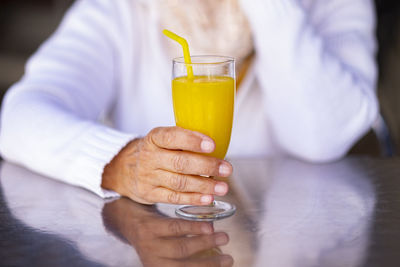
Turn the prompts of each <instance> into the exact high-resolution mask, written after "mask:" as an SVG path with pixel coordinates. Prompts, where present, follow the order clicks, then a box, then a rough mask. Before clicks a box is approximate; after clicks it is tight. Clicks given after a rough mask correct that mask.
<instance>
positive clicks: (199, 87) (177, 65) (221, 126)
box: [172, 56, 236, 220]
mask: <svg viewBox="0 0 400 267" xmlns="http://www.w3.org/2000/svg"><path fill="white" fill-rule="evenodd" d="M191 59H192V63H191V64H186V63H185V61H184V58H183V57H182V58H176V59H174V60H173V68H172V98H173V104H174V113H175V122H176V125H177V126H179V127H182V128H185V129H189V130H192V131H197V132H201V133H203V134H205V135H208V136H210V137H211V138H212V139H214V141H215V144H216V148H215V151H214V152H213V153H211V154H207V155H209V156H212V157H216V158H220V159H224V158H225V155H226V152H227V151H228V147H229V142H230V139H231V131H232V123H233V111H234V101H235V94H236V81H235V61H234V59H233V58H230V57H223V56H192V57H191ZM190 67H192V69H193V75H194V77H193V78H190V76H189V77H188V75H187V72H188V69H189V68H190ZM235 210H236V207H235V206H234V205H232V204H230V203H226V202H222V201H214V202H213V204H212V205H209V206H188V205H186V206H181V207H179V208H178V209H177V210H176V214H177V215H179V216H181V217H184V218H189V219H194V220H215V219H220V218H224V217H228V216H230V215H232V214H233V213H234V212H235Z"/></svg>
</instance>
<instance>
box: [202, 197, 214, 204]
mask: <svg viewBox="0 0 400 267" xmlns="http://www.w3.org/2000/svg"><path fill="white" fill-rule="evenodd" d="M200 201H201V203H203V204H210V203H211V201H212V196H202V197H201V198H200Z"/></svg>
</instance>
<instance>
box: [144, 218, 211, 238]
mask: <svg viewBox="0 0 400 267" xmlns="http://www.w3.org/2000/svg"><path fill="white" fill-rule="evenodd" d="M152 224H154V225H152ZM149 226H150V227H149V228H150V229H154V231H153V233H154V234H155V235H157V236H162V237H180V236H184V235H210V234H212V233H214V227H213V225H212V224H211V223H208V222H194V221H187V220H182V219H163V220H153V221H151V224H150V225H149Z"/></svg>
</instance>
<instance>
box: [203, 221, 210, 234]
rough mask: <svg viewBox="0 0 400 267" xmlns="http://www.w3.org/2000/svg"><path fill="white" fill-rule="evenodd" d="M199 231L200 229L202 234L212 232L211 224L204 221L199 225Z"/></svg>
mask: <svg viewBox="0 0 400 267" xmlns="http://www.w3.org/2000/svg"><path fill="white" fill-rule="evenodd" d="M201 231H202V232H203V233H204V234H211V233H212V232H213V229H212V226H211V225H209V224H207V223H205V224H203V225H202V226H201Z"/></svg>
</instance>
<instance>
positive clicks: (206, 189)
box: [151, 170, 228, 196]
mask: <svg viewBox="0 0 400 267" xmlns="http://www.w3.org/2000/svg"><path fill="white" fill-rule="evenodd" d="M151 183H152V184H153V185H154V186H161V187H165V188H168V189H171V190H174V191H178V192H187V193H189V192H191V193H201V194H207V195H218V196H224V195H225V194H226V193H227V192H228V184H226V183H225V182H220V181H217V180H215V179H212V178H206V177H200V176H194V175H185V174H179V173H175V172H169V171H164V170H158V171H157V173H156V178H155V179H151Z"/></svg>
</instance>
